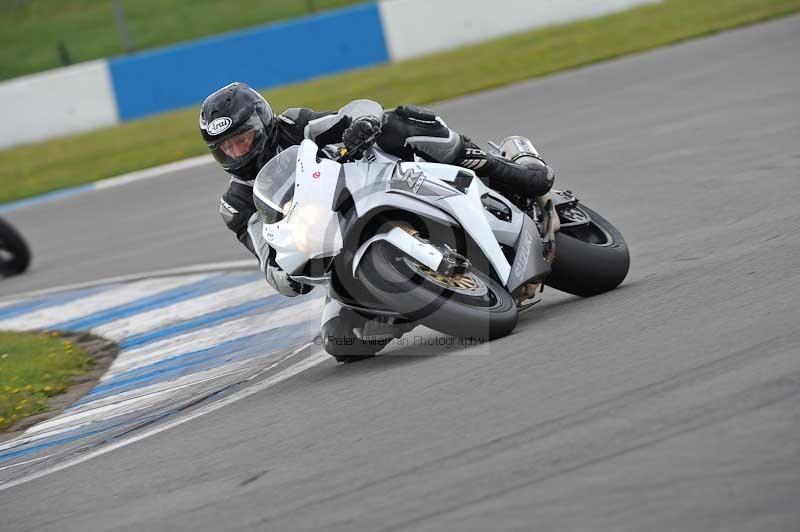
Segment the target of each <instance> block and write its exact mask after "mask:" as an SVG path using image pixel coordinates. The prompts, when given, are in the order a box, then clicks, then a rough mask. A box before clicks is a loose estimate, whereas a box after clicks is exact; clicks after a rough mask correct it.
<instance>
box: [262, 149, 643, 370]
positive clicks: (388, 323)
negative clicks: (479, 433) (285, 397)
mask: <svg viewBox="0 0 800 532" xmlns="http://www.w3.org/2000/svg"><path fill="white" fill-rule="evenodd" d="M514 139H520V137H510V138H509V139H507V140H506V141H504V143H502V145H501V146H496V145H494V146H495V149H496V150H498V152H499V153H501V154H504V155H511V154H508V153H506V152H504V151H502V148H503V147H506V148H507V150H506V151H509V150H513V149H514V145H515V141H514ZM523 140H524V139H523ZM528 142H529V141H528ZM516 144H518V142H516ZM531 148H532V145H531ZM360 151H363V156H360V159H359V160H353V157H352V156H351V154H348V153H347V150H345V149H341V151H340V152H337V151H335V148H333V147H325V148H323V149H320V147H318V146H317V145H316V144H315V143H314V142H313V141H311V140H305V141H303V142H302V144H300V145H299V146H293V147H292V148H290V149H287V150H286V151H283V152H282V153H280V154H279V155H278V156H276V157H275V158H273V159H272V160H271V161H270V162H269V163H268V164H267V165H266V166H264V167H263V168H262V169H261V171H260V173H259V174H258V177H257V178H256V181H255V186H254V201H255V204H256V207H257V209H258V211H259V215H260V217H261V220H262V222H263V226H262V235H263V238H264V239H265V240H266V242H267V243H268V244H269V246H270V248H271V249H272V250H273V252H274V256H273V259H274V261H275V262H276V263H277V264H278V266H280V267H281V268H282V269H283V270H285V271H286V272H287V273H288V274H289V275H290V276H291V277H292V278H293V279H295V280H296V281H298V282H301V283H304V284H311V285H327V286H328V298H329V305H328V306H326V310H325V312H324V313H323V319H322V339H323V344H324V346H325V349H326V351H327V352H328V353H329V354H331V355H332V356H333V357H334V358H336V359H337V360H339V361H345V362H347V361H354V360H360V359H362V358H366V357H370V356H374V355H375V354H376V353H377V352H378V351H380V350H381V349H383V348H384V347H385V346H386V345H387V343H388V341H390V340H391V339H394V338H399V337H401V336H402V335H403V334H404V333H406V332H408V331H410V330H411V329H413V328H414V327H415V326H417V325H425V326H427V327H430V328H432V329H434V330H436V331H439V332H442V333H445V334H448V335H452V336H455V337H461V338H471V339H480V340H493V339H497V338H502V337H503V336H506V335H508V334H510V333H511V332H512V331H513V330H514V328H515V327H516V325H517V321H518V318H519V313H520V312H522V311H525V310H528V309H529V308H530V307H531V306H532V305H533V304H535V303H536V302H538V301H532V302H531V296H532V295H533V294H531V289H532V288H533V289H534V290H535V289H537V288H539V287H540V286H541V285H542V284H543V283H544V284H547V285H549V286H552V287H554V288H556V289H558V290H562V291H564V292H568V293H571V294H575V295H579V296H584V297H588V296H592V295H595V294H599V293H602V292H606V291H608V290H612V289H614V288H616V287H617V286H618V285H619V284H620V283H622V281H623V280H624V279H625V277H626V276H627V273H628V268H629V262H630V259H629V253H628V248H627V245H626V243H625V241H624V239H623V237H622V235H621V234H620V232H619V231H618V230H617V229H616V228H615V227H614V226H613V225H611V224H610V223H609V222H608V221H607V220H606V219H605V218H603V217H602V216H600V215H599V214H598V213H596V212H595V211H594V210H592V209H590V208H588V207H586V206H585V205H583V204H582V203H581V202H580V201H579V200H578V198H576V197H575V196H574V194H572V193H571V192H569V191H555V190H554V191H551V192H550V194H549V195H548V196H546V197H545V198H544V199H543V200H542V201H537V202H535V203H533V202H531V203H530V204H529V206H528V208H526V209H525V211H523V210H522V209H520V208H519V207H518V206H517V205H516V204H515V202H512V201H511V200H509V199H508V198H506V197H504V196H502V195H501V194H499V193H497V192H495V191H493V190H492V189H490V188H488V187H487V186H486V185H485V184H484V183H483V182H482V181H481V180H480V179H478V178H477V176H476V175H475V173H474V172H472V171H471V170H467V169H465V168H462V167H457V166H451V165H445V164H438V163H428V162H405V161H402V160H399V159H398V158H396V157H394V156H391V155H389V154H387V153H385V152H383V151H381V150H380V149H379V148H378V147H377V146H374V145H373V146H370V147H368V148H367V149H365V150H360ZM558 222H560V230H559V231H558V232H556V230H555V229H556V225H557V224H558ZM330 302H332V303H333V304H330Z"/></svg>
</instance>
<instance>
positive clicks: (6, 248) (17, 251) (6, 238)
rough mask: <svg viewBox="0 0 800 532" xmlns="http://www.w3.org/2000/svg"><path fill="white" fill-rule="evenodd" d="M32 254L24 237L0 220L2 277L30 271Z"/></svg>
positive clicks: (0, 270) (0, 264)
mask: <svg viewBox="0 0 800 532" xmlns="http://www.w3.org/2000/svg"><path fill="white" fill-rule="evenodd" d="M30 262H31V253H30V250H29V249H28V245H27V244H26V243H25V240H23V238H22V236H21V235H20V234H19V233H18V232H17V230H16V229H14V228H13V227H12V226H11V225H10V224H9V223H7V222H6V221H5V220H3V219H2V218H0V275H16V274H19V273H22V272H24V271H25V270H27V269H28V265H29V264H30Z"/></svg>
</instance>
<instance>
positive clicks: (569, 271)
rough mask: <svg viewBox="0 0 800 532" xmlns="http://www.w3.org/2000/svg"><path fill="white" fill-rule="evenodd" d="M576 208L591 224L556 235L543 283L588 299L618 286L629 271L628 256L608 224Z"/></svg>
mask: <svg viewBox="0 0 800 532" xmlns="http://www.w3.org/2000/svg"><path fill="white" fill-rule="evenodd" d="M579 208H580V209H581V210H583V211H584V212H585V213H586V214H588V215H589V217H590V218H591V220H592V221H591V222H590V223H589V224H588V225H586V226H578V227H564V228H562V230H561V231H560V232H558V233H556V258H555V260H554V261H553V267H552V269H553V271H552V274H551V275H550V277H549V278H548V279H547V282H546V284H547V286H550V287H553V288H555V289H556V290H561V291H562V292H567V293H568V294H573V295H576V296H581V297H591V296H595V295H598V294H602V293H603V292H608V291H610V290H613V289H615V288H616V287H618V286H619V285H620V284H622V281H624V280H625V277H627V275H628V270H629V269H630V253H629V251H628V244H626V243H625V239H624V238H622V234H621V233H620V232H619V231H618V230H617V228H616V227H614V226H613V225H612V224H611V222H609V221H608V220H606V219H605V218H603V217H602V216H600V215H599V214H597V213H596V212H595V211H593V210H591V209H589V208H588V207H586V206H584V205H580V206H579Z"/></svg>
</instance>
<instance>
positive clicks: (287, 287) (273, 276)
mask: <svg viewBox="0 0 800 532" xmlns="http://www.w3.org/2000/svg"><path fill="white" fill-rule="evenodd" d="M264 275H265V276H266V278H267V282H268V283H269V284H270V286H272V288H274V289H275V290H276V291H277V292H278V293H279V294H281V295H284V296H286V297H295V296H299V295H301V294H307V293H309V292H311V291H312V290H313V289H314V285H310V284H303V283H299V282H297V281H295V280H294V279H292V278H291V277H289V274H288V273H286V272H285V271H284V270H282V269H280V268H279V267H278V266H277V265H276V264H275V265H273V264H267V267H266V268H265V270H264Z"/></svg>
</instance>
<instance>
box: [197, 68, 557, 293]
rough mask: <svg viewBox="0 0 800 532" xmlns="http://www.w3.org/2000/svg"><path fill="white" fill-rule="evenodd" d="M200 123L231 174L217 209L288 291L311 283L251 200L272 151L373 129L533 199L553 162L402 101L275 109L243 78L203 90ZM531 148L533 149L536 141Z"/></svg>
mask: <svg viewBox="0 0 800 532" xmlns="http://www.w3.org/2000/svg"><path fill="white" fill-rule="evenodd" d="M200 129H201V133H202V135H203V139H204V140H205V141H206V144H207V145H208V148H209V150H211V153H212V154H213V156H214V158H215V159H216V160H217V161H218V162H219V163H220V164H221V165H222V168H223V169H224V170H225V171H226V172H228V174H230V186H229V188H228V190H227V192H225V194H224V195H223V196H222V199H221V200H220V214H221V215H222V218H223V219H224V221H225V224H226V225H227V226H228V228H229V229H231V230H232V231H233V232H234V233H236V236H237V238H238V239H239V241H240V242H241V243H242V244H244V245H245V246H246V247H247V249H249V250H250V251H251V252H252V253H253V254H255V255H256V256H257V257H258V258H259V261H260V263H261V269H262V271H263V272H264V274H265V276H266V279H267V281H268V282H269V284H270V285H272V286H273V287H274V288H275V289H276V290H277V291H278V292H280V293H281V294H283V295H286V296H289V297H293V296H296V295H298V294H304V293H307V292H309V291H310V290H311V288H313V287H311V286H307V285H303V284H301V283H298V282H296V281H294V280H293V279H291V277H289V276H288V275H287V274H286V272H284V271H283V270H281V269H280V268H279V267H278V265H277V264H276V263H275V260H274V253H272V252H271V250H270V248H269V246H268V245H267V243H266V242H265V241H264V239H263V238H262V236H261V223H260V220H259V217H258V215H257V213H256V207H255V204H254V202H253V184H254V182H255V178H256V176H257V175H258V172H259V170H260V169H261V168H262V167H263V166H264V165H265V164H266V163H267V162H268V161H269V160H270V159H271V158H272V157H274V156H275V155H276V154H277V153H279V152H280V151H281V150H284V149H286V148H288V147H290V146H293V145H296V144H300V143H301V142H302V141H303V140H304V139H311V140H313V141H314V142H316V143H317V144H318V145H320V146H326V145H330V144H341V143H343V144H344V146H345V147H346V148H349V149H351V150H352V149H354V148H357V147H359V146H362V145H363V144H364V143H365V141H368V140H369V139H371V138H373V137H376V142H377V144H378V146H379V147H380V148H381V149H382V150H384V151H386V152H387V153H390V154H392V155H394V156H396V157H399V158H401V159H404V160H409V161H413V160H414V157H415V156H417V157H420V158H421V159H424V160H426V161H429V162H437V163H445V164H454V165H458V166H462V167H464V168H468V169H470V170H473V171H475V173H476V174H477V175H478V176H479V177H480V178H481V180H482V181H484V182H485V183H486V184H487V185H488V186H489V187H491V188H493V189H495V190H497V191H498V192H500V193H503V194H506V195H507V196H510V197H515V198H521V199H522V200H525V201H527V200H531V199H534V198H535V197H538V196H542V195H544V194H546V193H547V192H548V191H549V190H550V188H551V187H552V185H553V180H554V173H553V171H552V169H551V168H550V167H549V166H547V164H546V163H545V162H544V161H543V160H542V159H541V157H539V155H538V154H537V153H526V155H527V157H525V158H524V160H525V161H526V162H525V165H524V166H523V165H522V164H515V163H513V162H511V161H508V160H506V159H504V158H502V157H499V156H497V155H494V154H492V153H487V152H486V151H484V150H482V149H481V148H479V147H478V146H477V145H476V144H475V143H473V142H472V141H471V140H470V139H469V138H467V137H465V136H463V135H459V134H457V133H456V132H454V131H453V130H451V129H450V128H448V127H447V125H446V124H445V123H444V121H443V120H442V119H441V118H439V117H438V116H436V115H435V114H434V113H433V112H431V111H429V110H428V109H425V108H423V107H418V106H413V105H405V106H401V107H398V108H396V109H393V110H391V111H385V112H384V110H383V108H382V107H381V106H380V105H379V104H377V103H376V102H373V101H370V100H356V101H353V102H351V103H349V104H347V105H345V106H344V107H342V108H341V109H340V110H339V111H338V112H337V113H331V112H315V111H312V110H311V109H299V108H292V109H287V110H286V111H284V112H283V113H282V114H280V115H278V116H275V114H274V113H273V111H272V108H271V107H270V105H269V103H267V101H266V100H265V99H264V98H263V97H262V96H261V95H260V94H259V93H258V92H256V91H255V90H253V89H252V88H250V87H249V86H247V85H246V84H244V83H232V84H230V85H228V86H226V87H223V88H222V89H219V90H218V91H216V92H214V93H213V94H211V95H210V96H209V97H208V98H206V100H205V102H204V103H203V106H202V109H201V111H200ZM531 151H532V152H535V150H534V149H532V146H531Z"/></svg>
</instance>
